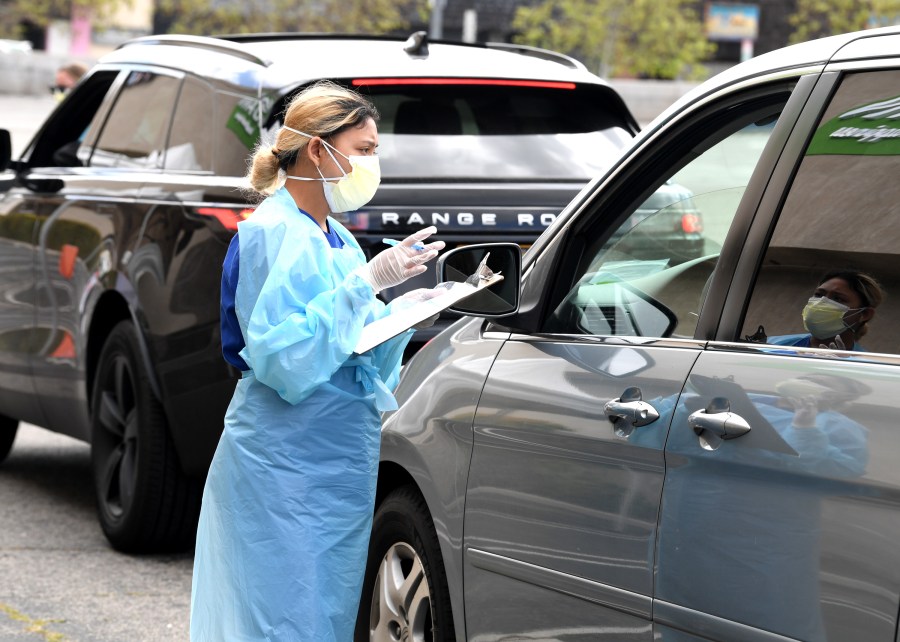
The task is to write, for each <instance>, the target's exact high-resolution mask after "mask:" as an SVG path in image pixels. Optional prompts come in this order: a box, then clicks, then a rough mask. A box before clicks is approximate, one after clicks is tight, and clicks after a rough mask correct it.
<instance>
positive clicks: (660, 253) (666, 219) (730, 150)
mask: <svg viewBox="0 0 900 642" xmlns="http://www.w3.org/2000/svg"><path fill="white" fill-rule="evenodd" d="M785 100H786V94H782V95H781V97H779V98H777V99H770V100H769V101H768V103H767V104H763V105H759V104H756V103H754V104H753V106H752V107H749V106H748V107H747V108H746V109H745V110H744V111H741V110H739V109H737V110H733V111H734V112H735V113H733V114H731V113H729V114H728V116H727V118H725V119H724V120H721V119H720V121H719V123H720V125H719V127H715V126H714V124H715V120H714V119H710V121H709V126H708V127H706V128H705V130H704V134H705V136H706V138H705V139H704V138H700V139H697V140H690V141H678V140H675V141H669V142H668V143H667V144H666V148H665V149H660V150H658V152H657V154H655V155H656V156H657V157H658V158H659V159H665V160H666V161H667V166H668V167H670V168H671V169H669V170H668V171H667V172H666V171H663V172H662V178H661V179H657V180H656V181H655V182H649V183H648V184H647V185H646V186H644V185H635V187H634V192H635V193H641V194H648V192H649V195H647V196H644V197H642V198H640V199H638V200H637V203H636V204H633V205H632V206H631V207H628V208H627V209H626V210H625V213H624V214H623V215H621V216H619V217H618V220H621V221H622V222H621V223H620V224H619V225H618V226H616V227H615V228H614V229H613V230H612V232H611V233H610V230H609V229H608V227H606V226H601V225H595V226H594V228H593V229H592V230H591V231H589V232H586V233H585V236H586V238H585V240H584V242H585V243H586V244H587V248H586V251H585V252H584V258H583V259H582V260H581V262H580V263H579V265H580V267H579V268H578V269H577V271H576V273H575V275H574V276H575V278H574V279H572V281H573V282H574V285H573V286H572V287H571V289H570V290H569V293H568V295H567V296H566V297H565V298H564V299H563V300H562V302H561V303H560V304H559V306H557V307H556V309H555V311H554V312H553V314H552V315H551V316H550V317H549V319H548V320H547V324H546V330H547V331H550V332H561V333H567V334H591V335H627V336H651V337H663V336H675V337H693V335H694V330H695V329H696V324H697V320H698V318H699V313H700V308H701V305H702V300H703V297H704V296H705V293H706V287H707V284H708V282H709V280H710V277H711V275H712V272H713V269H714V268H715V265H716V262H717V261H718V256H719V251H720V249H721V247H722V244H723V242H724V240H725V235H726V234H727V232H728V229H729V227H730V225H731V222H732V219H733V218H734V215H735V213H736V211H737V208H738V205H739V203H740V201H741V198H742V196H743V194H744V191H745V189H746V187H747V184H748V182H749V180H750V176H751V174H752V172H753V170H754V168H755V166H756V163H757V161H758V160H759V157H760V155H761V154H762V150H763V148H764V146H765V144H766V142H767V141H768V139H769V137H770V135H771V133H772V130H773V128H774V125H775V122H776V120H777V117H778V115H779V114H780V112H781V109H782V108H783V106H784V101H785ZM739 112H740V113H739ZM684 136H686V137H688V138H690V137H691V136H697V130H696V129H694V130H692V131H691V132H690V134H688V133H685V134H684ZM675 149H677V150H679V151H678V152H677V153H675V152H674V151H673V150H675Z"/></svg>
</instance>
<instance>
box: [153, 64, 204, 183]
mask: <svg viewBox="0 0 900 642" xmlns="http://www.w3.org/2000/svg"><path fill="white" fill-rule="evenodd" d="M214 109H215V104H214V102H213V91H212V88H211V87H210V86H209V85H207V84H206V83H205V82H203V81H201V80H198V79H197V78H193V77H190V76H188V77H187V78H185V79H184V84H183V85H182V87H181V95H180V96H179V97H178V105H177V107H176V108H175V117H174V118H173V119H172V132H171V134H170V135H169V144H168V148H167V149H166V160H165V167H166V169H168V170H176V171H178V170H182V171H203V170H209V171H211V170H212V168H213V167H212V149H213V136H212V125H213V119H212V118H210V116H211V115H212V114H213V113H215V112H214Z"/></svg>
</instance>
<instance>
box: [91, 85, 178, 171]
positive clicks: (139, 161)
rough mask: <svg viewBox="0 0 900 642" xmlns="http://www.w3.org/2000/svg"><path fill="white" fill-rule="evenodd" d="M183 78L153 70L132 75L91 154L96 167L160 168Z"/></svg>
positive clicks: (117, 99)
mask: <svg viewBox="0 0 900 642" xmlns="http://www.w3.org/2000/svg"><path fill="white" fill-rule="evenodd" d="M180 84H181V80H180V79H178V78H173V77H171V76H165V75H160V74H155V73H152V72H149V71H133V72H131V73H130V74H129V75H128V78H127V79H126V80H125V83H124V85H123V86H122V89H121V91H120V93H119V96H118V97H117V98H116V103H115V105H114V106H113V108H112V111H111V112H110V115H109V117H108V118H107V120H106V123H105V124H104V126H103V131H102V132H101V133H100V138H99V139H98V141H97V145H96V146H95V148H94V150H93V152H92V153H91V157H90V161H89V162H90V165H92V166H96V167H135V168H142V169H146V168H159V167H161V165H162V158H163V151H164V150H165V145H166V137H167V135H168V132H169V123H170V121H171V119H172V110H173V108H174V106H175V99H176V97H177V96H178V88H179V85H180Z"/></svg>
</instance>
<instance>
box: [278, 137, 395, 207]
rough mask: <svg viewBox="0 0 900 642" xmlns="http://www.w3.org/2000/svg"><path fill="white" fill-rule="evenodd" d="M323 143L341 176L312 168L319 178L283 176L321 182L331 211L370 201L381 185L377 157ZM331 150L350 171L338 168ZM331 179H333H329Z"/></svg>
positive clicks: (359, 205) (338, 164)
mask: <svg viewBox="0 0 900 642" xmlns="http://www.w3.org/2000/svg"><path fill="white" fill-rule="evenodd" d="M284 128H285V129H286V130H288V131H291V132H294V133H295V134H299V135H301V136H306V137H307V138H312V136H310V135H309V134H306V133H304V132H301V131H298V130H296V129H293V128H291V127H288V126H287V125H285V126H284ZM322 143H323V144H324V145H325V151H327V152H328V155H329V156H331V159H332V160H333V161H334V164H335V165H337V166H338V169H340V170H341V173H342V174H343V176H335V177H331V178H326V177H325V175H323V174H322V170H321V169H319V168H318V167H316V171H318V172H319V176H320V177H321V178H308V177H306V176H290V175H288V177H287V178H290V179H293V180H295V181H322V190H323V191H324V193H325V201H326V202H327V203H328V207H329V208H330V209H331V211H332V213H336V212H352V211H354V210H358V209H359V208H360V207H362V206H363V205H365V204H366V203H368V202H369V201H371V200H372V197H373V196H375V192H376V191H377V190H378V186H379V185H380V184H381V165H380V164H379V163H378V157H377V156H357V155H352V156H347V155H346V154H344V153H342V152H341V151H340V150H338V149H337V148H335V147H334V146H333V145H330V144H328V143H327V142H326V141H324V140H323V141H322ZM332 150H334V151H335V152H337V153H338V154H340V155H341V156H343V157H344V158H346V159H347V160H348V161H350V172H349V173H347V172H345V171H344V170H343V168H342V167H341V164H340V163H339V162H338V161H337V159H336V158H335V157H334V154H333V153H332ZM331 181H335V182H331Z"/></svg>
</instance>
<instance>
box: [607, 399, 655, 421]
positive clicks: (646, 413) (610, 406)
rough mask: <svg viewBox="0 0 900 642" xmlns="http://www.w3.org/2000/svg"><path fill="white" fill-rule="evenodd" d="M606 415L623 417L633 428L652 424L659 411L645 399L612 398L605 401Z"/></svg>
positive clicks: (611, 417)
mask: <svg viewBox="0 0 900 642" xmlns="http://www.w3.org/2000/svg"><path fill="white" fill-rule="evenodd" d="M604 410H606V415H607V416H608V417H609V418H610V419H613V418H614V417H618V418H619V419H624V420H625V421H627V422H628V423H630V424H631V425H632V426H634V427H635V428H639V427H641V426H646V425H647V424H652V423H653V422H654V421H656V420H657V419H659V413H658V412H656V408H654V407H653V406H651V405H650V404H648V403H647V402H646V401H622V400H621V399H613V400H612V401H607V402H606V406H604Z"/></svg>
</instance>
